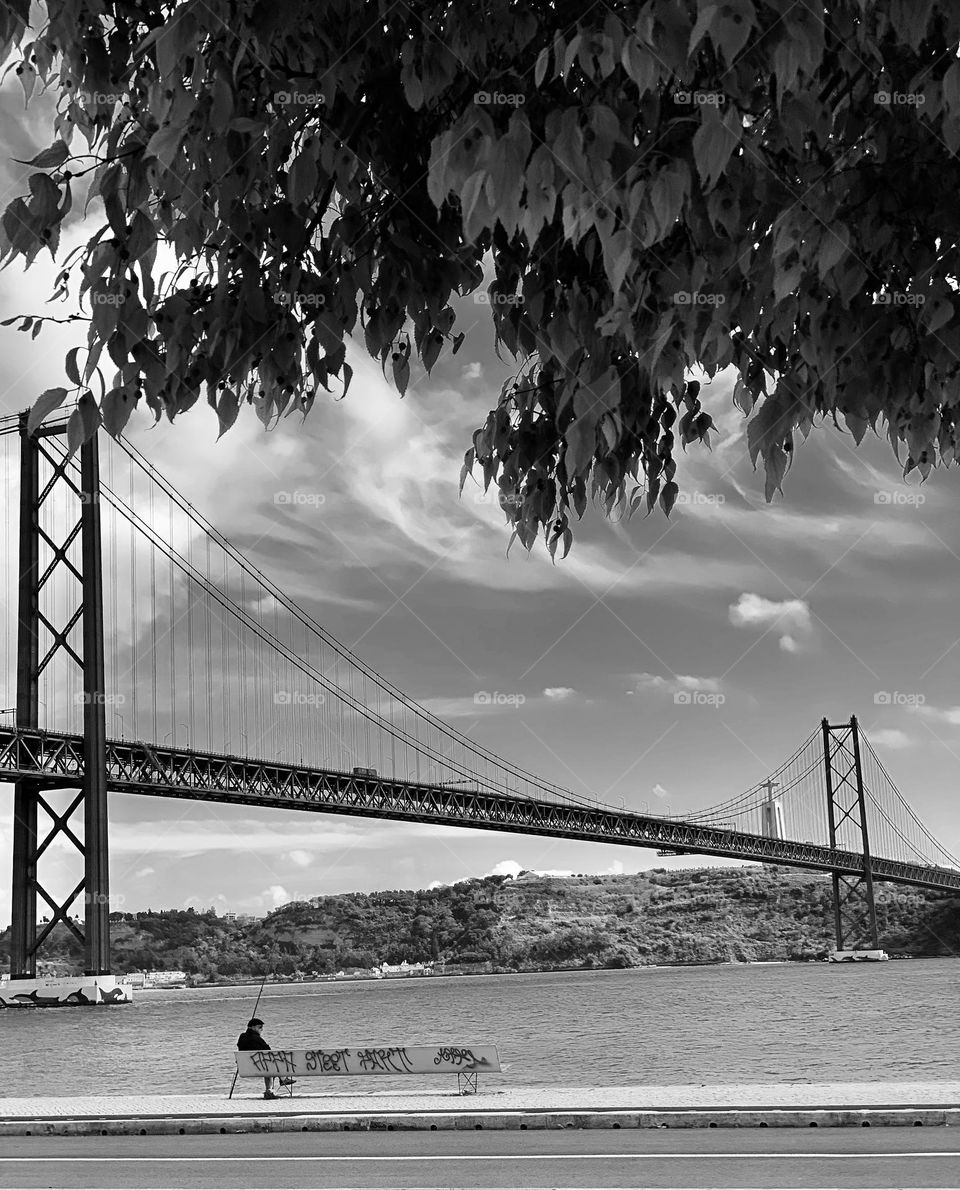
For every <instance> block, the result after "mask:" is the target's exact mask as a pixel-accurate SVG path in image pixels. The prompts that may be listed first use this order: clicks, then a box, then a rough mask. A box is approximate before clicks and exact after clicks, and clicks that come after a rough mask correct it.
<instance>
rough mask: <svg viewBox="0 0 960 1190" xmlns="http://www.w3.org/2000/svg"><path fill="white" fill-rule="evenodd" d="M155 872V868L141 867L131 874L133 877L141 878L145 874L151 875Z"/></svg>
mask: <svg viewBox="0 0 960 1190" xmlns="http://www.w3.org/2000/svg"><path fill="white" fill-rule="evenodd" d="M155 872H156V868H141V869H140V870H139V871H137V872H134V874H133V875H134V879H136V880H142V879H143V878H144V877H145V876H152V875H153V874H154V873H155Z"/></svg>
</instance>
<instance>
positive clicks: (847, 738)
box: [822, 715, 887, 962]
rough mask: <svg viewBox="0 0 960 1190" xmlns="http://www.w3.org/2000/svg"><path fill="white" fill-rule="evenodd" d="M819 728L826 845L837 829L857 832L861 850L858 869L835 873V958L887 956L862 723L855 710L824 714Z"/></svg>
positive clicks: (834, 839)
mask: <svg viewBox="0 0 960 1190" xmlns="http://www.w3.org/2000/svg"><path fill="white" fill-rule="evenodd" d="M822 728H823V763H824V776H825V779H826V790H827V825H828V828H829V831H830V847H831V848H834V849H835V848H837V847H838V846H840V847H843V845H844V843H843V841H841V842H839V843H838V838H839V836H840V833H841V831H843V830H844V828H847V829H846V831H844V833H846V834H850V833H854V834H856V833H858V834H859V838H858V839H857V840H856V843H855V844H852V845H851V844H849V842H848V845H849V846H850V849H851V850H857V851H859V852H860V853H861V854H862V855H863V872H862V874H857V875H850V874H849V873H846V872H837V871H834V872H833V918H834V933H835V937H836V944H837V946H836V950H835V951H834V953H833V955H832V956H831V958H832V960H833V961H835V962H845V961H855V960H862V959H885V958H886V957H887V956H886V955H885V954H884V952H883V951H882V950H881V949H880V938H879V934H878V931H877V907H876V901H875V899H874V893H873V870H872V866H871V862H870V838H869V832H868V830H867V806H866V799H865V797H864V790H863V768H862V765H861V761H860V727H859V724H858V723H857V717H856V715H851V717H850V722H849V723H844V724H839V725H833V724H830V723H829V722H828V721H827V720H826V719H824V720H823V722H822Z"/></svg>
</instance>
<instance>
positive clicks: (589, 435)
mask: <svg viewBox="0 0 960 1190" xmlns="http://www.w3.org/2000/svg"><path fill="white" fill-rule="evenodd" d="M564 440H565V441H566V444H567V449H566V452H565V454H564V458H565V459H566V463H567V474H568V475H569V476H571V477H573V476H574V475H582V474H584V473H585V472H587V471H588V470H589V469H590V464H591V463H592V462H593V456H594V451H595V450H596V446H597V419H596V415H595V414H590V413H586V414H583V415H582V416H581V417H578V418H576V419H575V420H574V421H572V422H571V423H570V425H569V426H567V431H566V433H565V434H564Z"/></svg>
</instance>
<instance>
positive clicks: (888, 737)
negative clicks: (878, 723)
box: [870, 727, 915, 748]
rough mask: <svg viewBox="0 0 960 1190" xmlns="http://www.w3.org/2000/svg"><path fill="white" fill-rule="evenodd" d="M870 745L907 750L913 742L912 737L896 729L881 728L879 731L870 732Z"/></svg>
mask: <svg viewBox="0 0 960 1190" xmlns="http://www.w3.org/2000/svg"><path fill="white" fill-rule="evenodd" d="M870 743H871V744H877V745H878V746H879V747H881V748H909V747H911V746H912V745H913V744H914V743H915V741H914V739H913V736H910V735H907V733H906V732H905V731H901V730H900V729H899V728H898V727H882V728H880V730H879V731H871V732H870Z"/></svg>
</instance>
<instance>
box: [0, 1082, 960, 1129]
mask: <svg viewBox="0 0 960 1190" xmlns="http://www.w3.org/2000/svg"><path fill="white" fill-rule="evenodd" d="M315 1088H316V1084H315V1083H313V1084H312V1085H311V1080H307V1079H303V1080H301V1081H300V1082H299V1083H298V1084H297V1093H296V1094H295V1095H294V1097H293V1098H292V1099H288V1098H286V1097H284V1098H282V1099H275V1100H264V1099H263V1098H262V1096H261V1095H260V1094H259V1093H258V1092H256V1091H255V1090H254V1089H253V1088H252V1087H251V1086H250V1081H249V1080H248V1081H247V1082H246V1083H245V1085H244V1084H240V1085H239V1086H238V1093H235V1094H234V1097H233V1099H228V1098H227V1093H226V1091H224V1093H223V1094H222V1095H209V1094H197V1095H142V1096H131V1095H96V1096H74V1097H69V1098H66V1097H64V1098H56V1097H33V1098H18V1099H13V1098H10V1099H0V1136H13V1135H18V1136H24V1135H56V1134H61V1135H82V1134H96V1135H101V1134H105V1135H118V1134H119V1135H130V1134H133V1135H137V1134H142V1135H158V1134H169V1133H180V1132H182V1133H184V1134H187V1133H209V1132H249V1131H258V1132H260V1131H303V1130H306V1131H315V1130H316V1131H344V1130H366V1131H369V1130H382V1131H391V1130H406V1129H432V1130H440V1129H452V1128H456V1129H463V1128H475V1129H479V1128H483V1129H498V1128H499V1129H526V1128H530V1129H543V1128H565V1127H571V1128H637V1127H641V1128H642V1127H674V1128H676V1127H685V1128H690V1127H714V1128H716V1127H731V1126H732V1127H757V1126H763V1125H767V1126H770V1127H785V1126H790V1127H800V1126H803V1127H810V1126H813V1125H816V1126H818V1127H819V1126H824V1127H831V1126H838V1125H851V1124H852V1125H857V1126H864V1125H865V1124H870V1125H881V1126H882V1125H890V1124H905V1125H912V1126H916V1125H938V1124H940V1125H942V1124H954V1125H960V1082H950V1083H942V1082H941V1083H828V1084H821V1085H816V1084H811V1083H800V1082H797V1083H789V1084H756V1085H725V1086H670V1087H657V1086H640V1087H554V1088H537V1087H509V1086H504V1085H503V1084H502V1083H497V1082H495V1080H494V1079H492V1078H491V1079H490V1080H488V1083H487V1085H486V1086H484V1085H483V1083H482V1082H481V1087H480V1092H479V1094H477V1095H468V1096H460V1095H458V1094H457V1093H456V1089H455V1088H452V1089H449V1090H439V1091H432V1092H431V1091H428V1092H426V1093H425V1092H423V1091H420V1090H411V1091H409V1092H389V1093H388V1092H378V1091H376V1090H370V1091H357V1090H353V1091H351V1092H350V1093H349V1094H343V1093H331V1092H330V1091H328V1090H327V1091H321V1090H320V1089H319V1088H316V1089H315Z"/></svg>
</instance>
